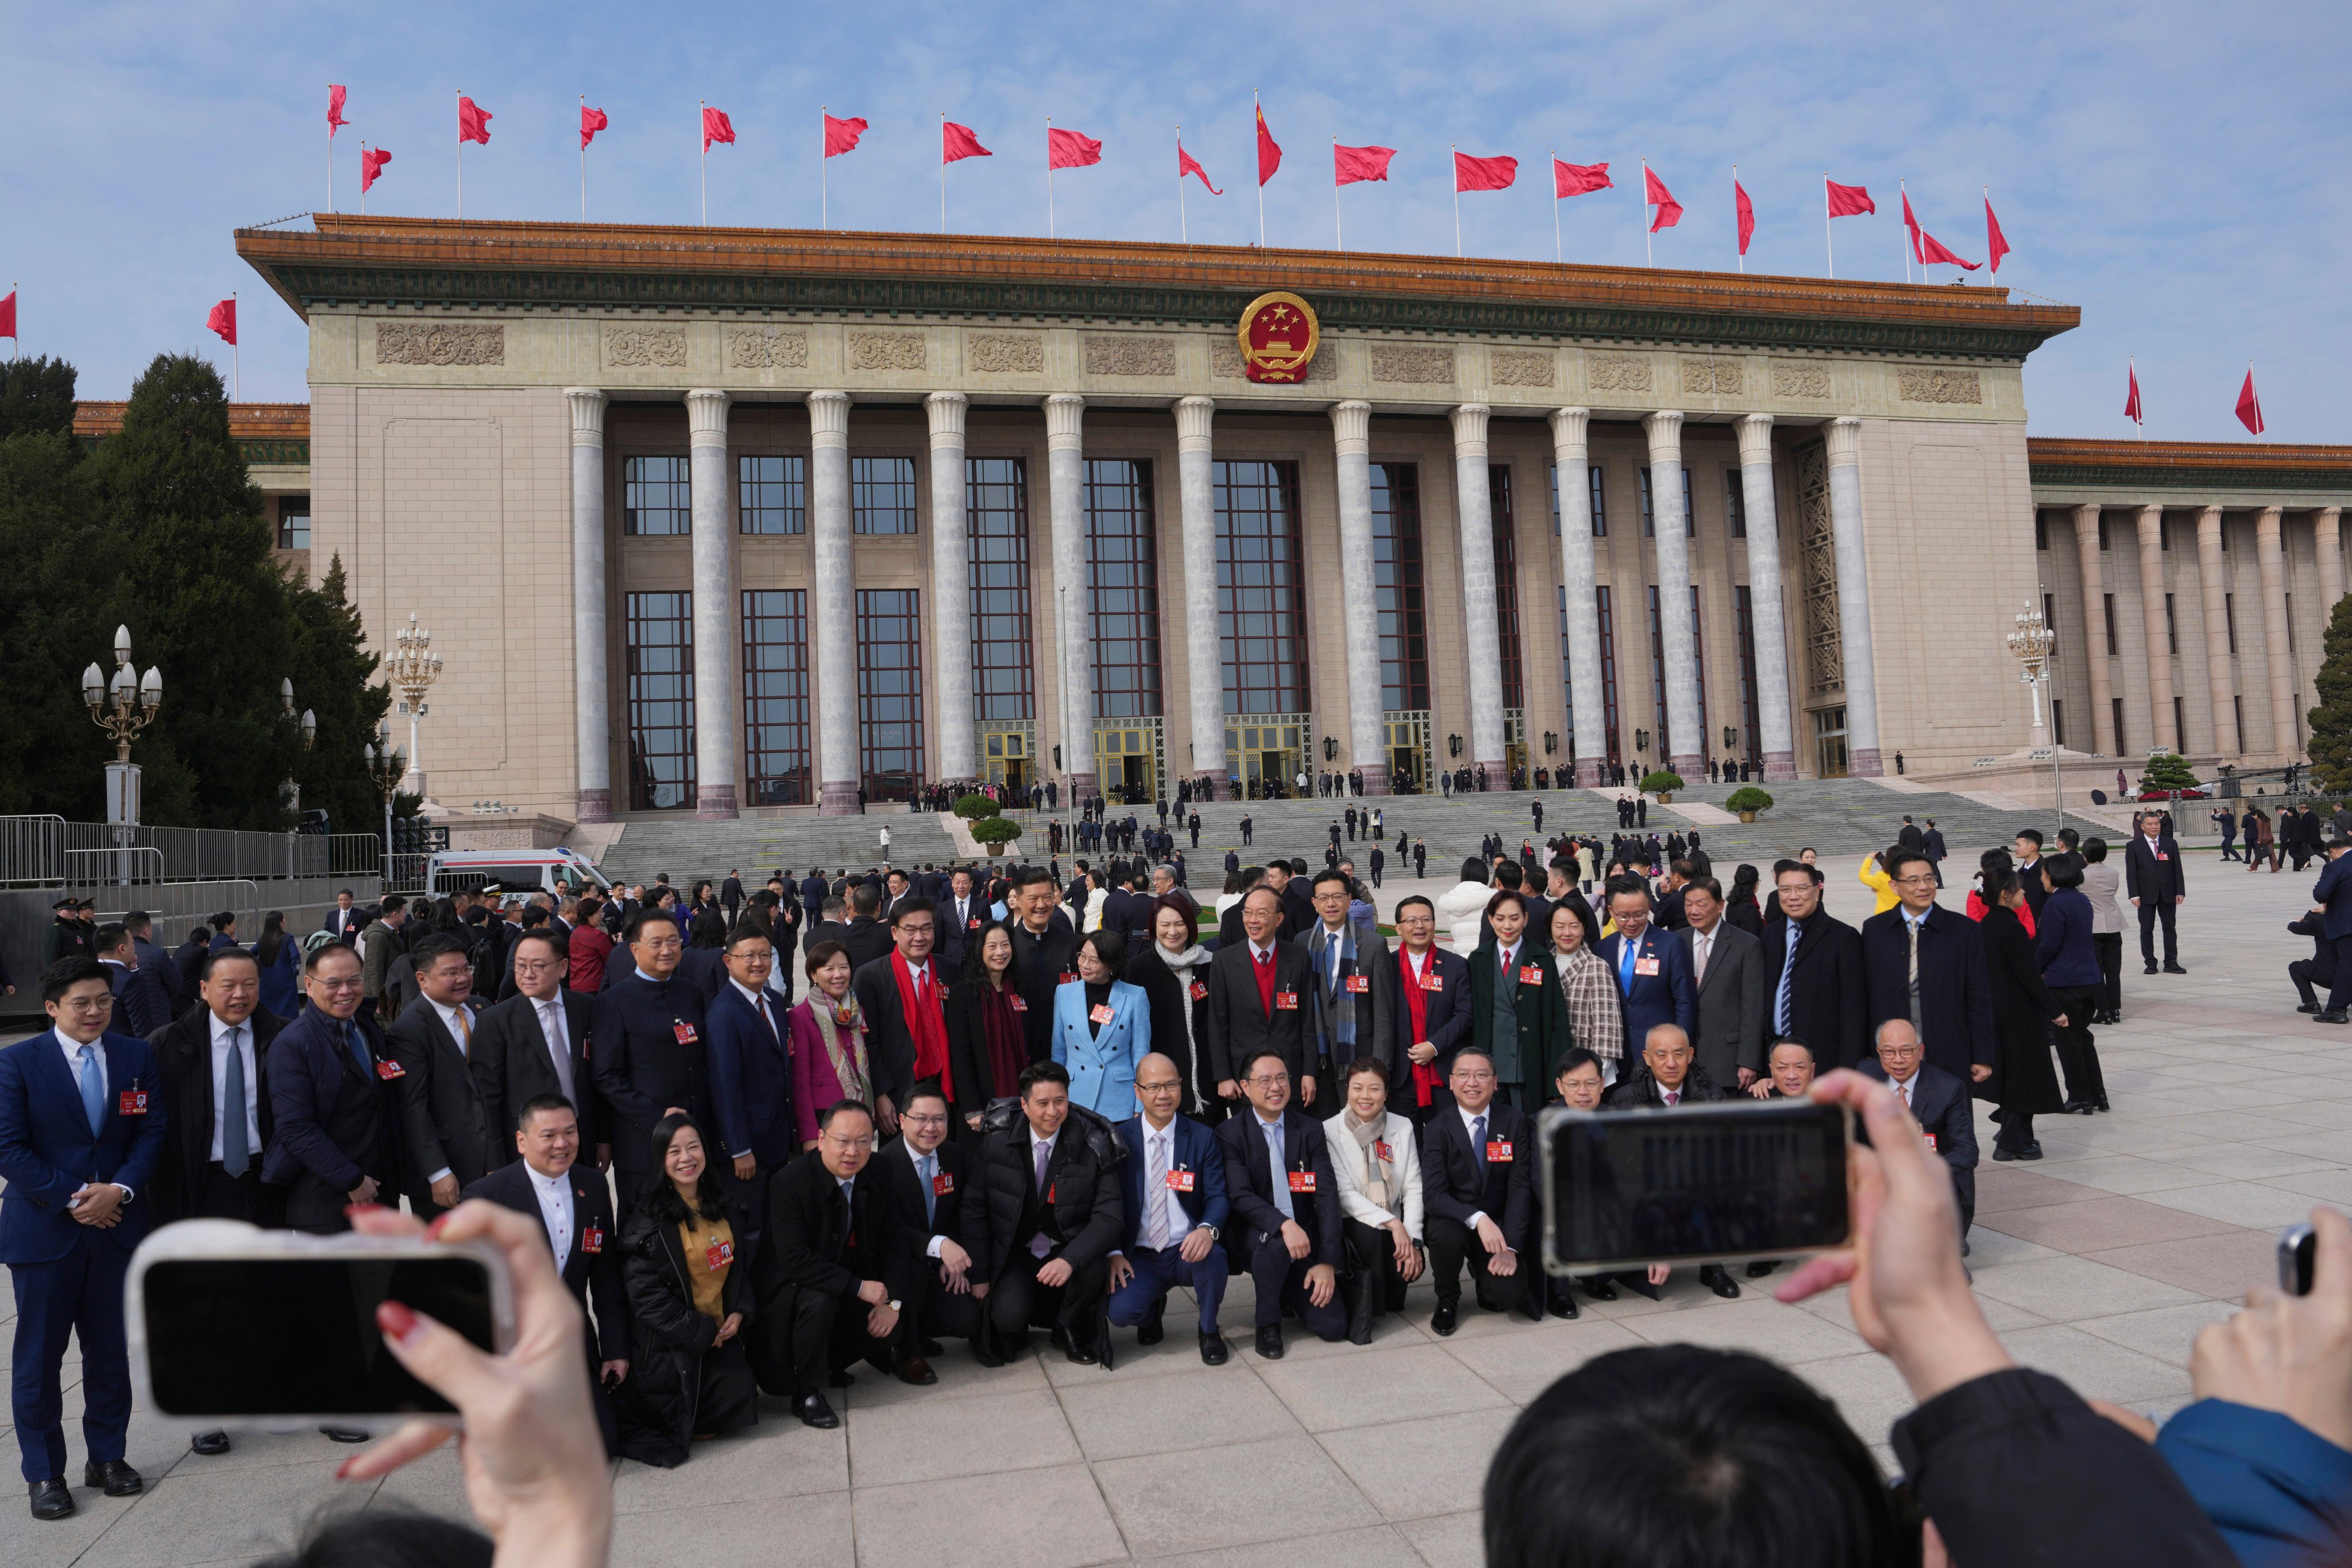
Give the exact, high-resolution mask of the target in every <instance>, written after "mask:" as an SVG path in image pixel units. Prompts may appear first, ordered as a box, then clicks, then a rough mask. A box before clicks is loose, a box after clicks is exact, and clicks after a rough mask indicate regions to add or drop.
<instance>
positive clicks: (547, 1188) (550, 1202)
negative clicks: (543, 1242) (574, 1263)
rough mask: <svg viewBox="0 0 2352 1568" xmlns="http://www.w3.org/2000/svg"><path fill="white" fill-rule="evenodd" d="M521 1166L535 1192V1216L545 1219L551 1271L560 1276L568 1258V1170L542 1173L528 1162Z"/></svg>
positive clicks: (569, 1179)
mask: <svg viewBox="0 0 2352 1568" xmlns="http://www.w3.org/2000/svg"><path fill="white" fill-rule="evenodd" d="M522 1168H523V1171H524V1173H526V1174H527V1175H529V1176H530V1190H531V1191H532V1192H534V1193H536V1194H539V1217H540V1218H541V1219H542V1220H545V1221H546V1222H547V1239H548V1241H549V1242H550V1243H551V1244H552V1245H553V1246H554V1247H555V1272H556V1273H557V1274H559V1275H560V1274H562V1272H563V1265H564V1264H565V1263H566V1262H567V1261H568V1260H569V1259H570V1258H571V1257H572V1173H570V1172H569V1171H566V1172H565V1173H563V1174H562V1175H560V1176H542V1175H541V1174H540V1173H538V1172H537V1171H535V1170H533V1169H532V1168H531V1166H530V1162H529V1161H525V1162H524V1163H523V1167H522Z"/></svg>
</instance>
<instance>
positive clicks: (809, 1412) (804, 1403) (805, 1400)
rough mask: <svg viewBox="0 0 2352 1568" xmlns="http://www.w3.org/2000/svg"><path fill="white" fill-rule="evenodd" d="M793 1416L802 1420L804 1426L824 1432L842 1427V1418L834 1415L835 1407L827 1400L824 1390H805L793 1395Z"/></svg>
mask: <svg viewBox="0 0 2352 1568" xmlns="http://www.w3.org/2000/svg"><path fill="white" fill-rule="evenodd" d="M793 1415H797V1416H799V1417H800V1418H801V1425H802V1426H814V1427H817V1428H818V1429H820V1430H823V1431H831V1430H832V1429H833V1428H834V1427H835V1426H840V1425H841V1417H840V1416H838V1415H835V1414H834V1413H833V1405H831V1404H830V1403H829V1402H828V1401H827V1400H826V1399H825V1397H824V1390H822V1389H816V1388H804V1389H803V1390H801V1392H800V1393H798V1394H793Z"/></svg>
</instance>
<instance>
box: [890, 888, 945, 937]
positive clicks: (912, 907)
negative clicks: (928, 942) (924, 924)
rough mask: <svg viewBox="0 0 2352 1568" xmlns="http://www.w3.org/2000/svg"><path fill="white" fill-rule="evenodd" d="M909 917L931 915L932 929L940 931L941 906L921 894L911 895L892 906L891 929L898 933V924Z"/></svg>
mask: <svg viewBox="0 0 2352 1568" xmlns="http://www.w3.org/2000/svg"><path fill="white" fill-rule="evenodd" d="M908 915H929V916H930V917H931V929H932V930H934V931H937V930H938V929H939V923H940V921H939V906H937V905H936V904H934V903H932V902H931V900H929V899H927V898H924V897H923V896H922V895H921V894H919V893H910V894H908V896H907V897H905V898H903V899H900V900H898V902H897V903H895V904H892V905H891V906H890V929H891V930H892V931H897V930H898V922H899V921H902V920H905V919H906V918H907V917H908Z"/></svg>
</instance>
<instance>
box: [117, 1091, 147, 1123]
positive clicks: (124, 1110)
mask: <svg viewBox="0 0 2352 1568" xmlns="http://www.w3.org/2000/svg"><path fill="white" fill-rule="evenodd" d="M114 1113H115V1114H116V1115H117V1116H144V1115H146V1114H147V1091H146V1090H145V1089H124V1090H123V1091H122V1098H121V1100H117V1101H116V1102H115V1108H114Z"/></svg>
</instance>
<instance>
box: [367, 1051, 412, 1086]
mask: <svg viewBox="0 0 2352 1568" xmlns="http://www.w3.org/2000/svg"><path fill="white" fill-rule="evenodd" d="M375 1076H376V1077H378V1078H380V1079H383V1081H384V1082H386V1083H390V1082H391V1081H392V1080H393V1079H396V1078H406V1077H407V1076H408V1069H407V1068H404V1067H402V1066H401V1065H400V1064H399V1063H398V1062H396V1061H394V1060H393V1059H392V1058H389V1057H386V1058H384V1059H383V1060H382V1061H380V1062H378V1063H376V1064H375Z"/></svg>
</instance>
